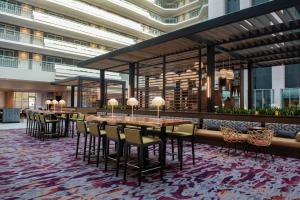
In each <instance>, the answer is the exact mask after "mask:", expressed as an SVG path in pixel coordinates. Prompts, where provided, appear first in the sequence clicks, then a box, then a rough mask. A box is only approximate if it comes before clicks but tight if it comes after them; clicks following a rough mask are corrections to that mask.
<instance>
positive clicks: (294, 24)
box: [216, 20, 300, 45]
mask: <svg viewBox="0 0 300 200" xmlns="http://www.w3.org/2000/svg"><path fill="white" fill-rule="evenodd" d="M299 28H300V20H295V21H289V22H287V23H281V24H275V25H271V26H268V27H265V28H261V29H255V30H250V31H248V32H246V33H241V34H237V35H234V36H232V37H230V38H229V39H227V40H222V41H219V42H217V43H216V45H223V44H227V43H232V42H239V41H242V40H247V39H253V38H257V37H262V36H266V35H271V34H275V33H279V32H285V31H290V30H294V29H299Z"/></svg>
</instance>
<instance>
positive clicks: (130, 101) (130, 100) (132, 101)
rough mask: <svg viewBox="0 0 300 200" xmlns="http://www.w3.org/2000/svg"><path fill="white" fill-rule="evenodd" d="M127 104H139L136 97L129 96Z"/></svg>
mask: <svg viewBox="0 0 300 200" xmlns="http://www.w3.org/2000/svg"><path fill="white" fill-rule="evenodd" d="M127 105H129V106H137V105H139V101H138V100H137V99H136V98H134V97H131V98H129V99H128V100H127Z"/></svg>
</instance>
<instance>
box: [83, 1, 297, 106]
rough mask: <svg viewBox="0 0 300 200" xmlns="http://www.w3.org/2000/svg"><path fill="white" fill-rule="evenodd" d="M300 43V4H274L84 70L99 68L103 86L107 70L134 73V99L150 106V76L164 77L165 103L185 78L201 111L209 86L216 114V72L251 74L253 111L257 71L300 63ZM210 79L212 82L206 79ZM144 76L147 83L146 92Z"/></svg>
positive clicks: (115, 54)
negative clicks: (180, 78)
mask: <svg viewBox="0 0 300 200" xmlns="http://www.w3.org/2000/svg"><path fill="white" fill-rule="evenodd" d="M299 40H300V1H299V0H284V1H283V0H274V1H270V2H267V3H264V4H260V5H258V6H254V7H251V8H247V9H244V10H241V11H238V12H234V13H231V14H228V15H225V16H221V17H218V18H215V19H211V20H207V21H205V22H201V23H199V24H195V25H192V26H189V27H186V28H183V29H180V30H176V31H174V32H170V33H167V34H164V35H161V36H159V37H156V38H153V39H150V40H147V41H143V42H140V43H137V44H135V45H132V46H128V47H125V48H122V49H118V50H115V51H112V52H109V53H107V54H104V55H100V56H97V57H95V58H91V59H89V60H86V61H83V62H81V63H79V66H80V67H86V68H91V69H99V70H100V81H104V79H105V77H104V72H105V70H108V71H113V72H120V73H128V74H129V89H128V91H129V96H130V97H131V96H136V97H138V98H140V97H141V93H140V91H142V90H143V91H144V93H145V94H143V96H144V99H143V101H144V102H145V103H144V105H145V107H147V106H148V104H149V103H148V102H147V101H149V97H147V94H146V93H147V92H148V93H149V90H150V89H149V77H156V78H157V80H158V78H159V81H160V82H161V83H160V85H161V86H162V87H161V89H160V92H161V96H162V97H163V98H165V97H166V88H168V81H169V80H170V79H172V78H173V79H174V77H178V76H179V75H182V73H185V75H186V76H187V77H188V78H187V79H188V80H193V81H194V83H195V84H197V85H198V93H197V99H198V100H197V107H198V108H197V110H198V111H201V104H202V99H203V92H202V85H203V82H204V81H205V84H206V87H207V89H206V90H207V93H208V94H209V95H208V97H207V110H208V111H214V107H215V95H216V94H215V89H214V87H213V86H214V84H215V71H216V70H218V69H220V68H227V67H231V68H233V69H234V70H240V71H241V70H243V69H248V108H249V109H250V108H251V106H252V99H253V94H252V93H253V92H252V88H253V83H252V69H253V68H254V67H271V66H277V65H288V64H295V63H300V43H299ZM203 69H205V70H203ZM178 74H179V75H178ZM204 74H205V76H206V79H203V78H202V77H203V75H204ZM140 77H143V81H144V83H143V85H142V87H141V84H140ZM135 78H136V80H135ZM243 78H244V77H242V76H241V81H242V79H243ZM176 84H177V82H176ZM176 84H175V83H174V84H173V85H172V87H175V86H174V85H176ZM184 84H185V83H184ZM150 85H151V84H150ZM208 86H210V87H208ZM147 87H148V88H147ZM150 87H151V86H150ZM188 87H189V86H188ZM157 88H159V87H157ZM240 92H241V93H242V92H243V91H242V87H241V91H240ZM175 96H176V91H175ZM147 98H148V99H147ZM104 103H105V102H103V101H102V102H101V105H103V104H104Z"/></svg>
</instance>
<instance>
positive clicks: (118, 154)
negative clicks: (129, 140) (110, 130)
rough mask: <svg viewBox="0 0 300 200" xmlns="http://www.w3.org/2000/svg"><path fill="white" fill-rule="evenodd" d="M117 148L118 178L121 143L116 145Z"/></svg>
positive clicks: (117, 173)
mask: <svg viewBox="0 0 300 200" xmlns="http://www.w3.org/2000/svg"><path fill="white" fill-rule="evenodd" d="M116 146H117V164H116V176H119V166H120V142H117V143H116Z"/></svg>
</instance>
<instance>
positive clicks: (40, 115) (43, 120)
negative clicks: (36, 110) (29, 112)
mask: <svg viewBox="0 0 300 200" xmlns="http://www.w3.org/2000/svg"><path fill="white" fill-rule="evenodd" d="M35 119H36V121H37V122H40V123H42V124H46V119H45V116H44V115H42V114H38V115H36V118H35Z"/></svg>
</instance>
